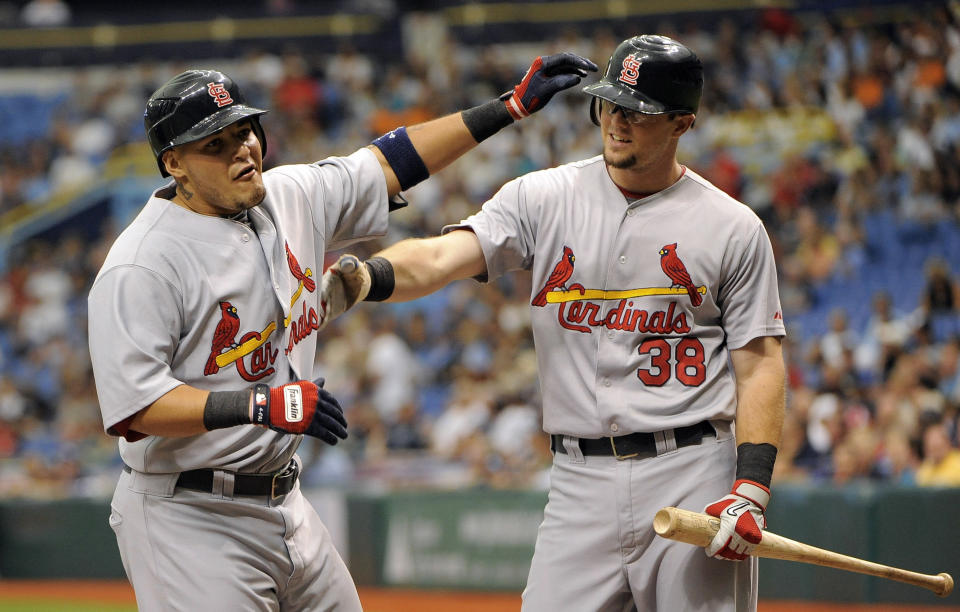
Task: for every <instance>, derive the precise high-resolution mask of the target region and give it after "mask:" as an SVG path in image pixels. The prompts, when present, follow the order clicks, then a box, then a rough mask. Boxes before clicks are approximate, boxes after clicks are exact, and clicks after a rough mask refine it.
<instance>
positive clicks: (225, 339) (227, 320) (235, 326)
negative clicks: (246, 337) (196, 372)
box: [203, 302, 240, 376]
mask: <svg viewBox="0 0 960 612" xmlns="http://www.w3.org/2000/svg"><path fill="white" fill-rule="evenodd" d="M238 331H240V317H239V316H238V315H237V307H236V306H234V305H233V304H231V303H230V302H220V322H219V323H217V329H216V331H214V332H213V342H212V343H211V344H210V357H209V358H208V359H207V367H205V368H204V369H203V375H204V376H210V375H211V374H216V373H217V372H219V371H220V366H218V365H217V357H218V356H219V355H220V353H222V352H223V350H224V349H226V348H237V341H236V337H237V332H238Z"/></svg>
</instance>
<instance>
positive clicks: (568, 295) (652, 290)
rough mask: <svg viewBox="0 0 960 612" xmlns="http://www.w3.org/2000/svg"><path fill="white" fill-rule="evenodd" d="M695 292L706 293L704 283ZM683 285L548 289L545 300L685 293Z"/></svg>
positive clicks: (598, 298)
mask: <svg viewBox="0 0 960 612" xmlns="http://www.w3.org/2000/svg"><path fill="white" fill-rule="evenodd" d="M697 292H698V293H700V294H701V295H706V293H707V287H706V285H700V286H699V287H697ZM687 293H688V292H687V289H686V288H685V287H642V288H639V289H611V290H606V289H574V290H571V291H550V292H549V293H547V295H546V297H547V302H549V303H551V304H562V303H564V302H576V301H579V300H627V299H630V298H635V297H649V296H651V295H687Z"/></svg>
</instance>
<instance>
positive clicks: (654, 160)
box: [599, 100, 694, 191]
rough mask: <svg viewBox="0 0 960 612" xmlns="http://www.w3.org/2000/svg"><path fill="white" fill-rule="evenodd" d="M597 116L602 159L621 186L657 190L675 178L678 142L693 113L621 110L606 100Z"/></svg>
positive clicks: (692, 117)
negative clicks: (670, 113) (646, 113)
mask: <svg viewBox="0 0 960 612" xmlns="http://www.w3.org/2000/svg"><path fill="white" fill-rule="evenodd" d="M611 111H613V112H612V113H611ZM599 115H600V130H601V133H602V134H603V160H604V162H606V164H607V167H608V169H609V171H610V176H611V177H612V178H613V179H614V182H616V183H617V184H618V185H620V186H621V187H623V188H624V189H630V190H634V191H659V190H660V189H663V188H665V187H667V186H669V185H670V184H671V183H672V181H673V180H676V178H677V177H676V176H673V175H674V174H676V172H678V171H679V164H678V163H677V161H676V151H677V141H678V140H679V138H680V136H681V135H682V134H683V133H684V132H686V131H687V130H688V129H690V126H691V125H692V124H693V121H694V115H689V114H688V115H674V116H673V117H672V118H671V116H670V115H668V114H660V115H644V114H642V113H631V112H629V111H628V112H626V113H624V112H623V111H622V110H621V109H620V107H618V106H615V105H614V104H612V103H610V102H607V101H606V100H604V101H602V103H601V105H600V113H599ZM624 115H627V117H625V116H624ZM628 119H629V120H628ZM677 176H679V175H677ZM670 177H672V180H671V178H670ZM664 181H667V182H666V184H661V183H663V182H664Z"/></svg>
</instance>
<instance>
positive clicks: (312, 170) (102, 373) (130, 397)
mask: <svg viewBox="0 0 960 612" xmlns="http://www.w3.org/2000/svg"><path fill="white" fill-rule="evenodd" d="M263 180H264V185H265V187H266V192H267V195H266V198H265V200H264V201H263V203H262V204H260V205H259V206H256V207H254V208H252V209H251V210H250V211H249V220H250V222H251V223H250V225H247V224H245V223H241V222H238V221H232V220H228V219H224V218H220V217H211V216H202V215H197V214H194V213H192V212H190V211H188V210H185V209H183V208H181V207H180V206H177V205H176V204H174V203H173V202H171V201H170V200H167V199H165V198H164V197H161V196H162V195H166V196H167V197H172V193H169V194H167V193H161V192H163V191H164V190H160V191H158V193H157V194H154V196H153V197H152V198H150V200H149V201H148V202H147V204H146V206H145V207H144V209H143V210H142V211H141V212H140V214H139V215H138V216H137V218H136V219H135V220H134V221H133V222H132V223H131V224H130V226H129V227H128V228H127V229H126V230H125V231H124V232H123V233H122V234H121V235H120V237H119V238H118V239H117V240H116V242H115V244H114V245H113V247H112V248H111V249H110V252H109V254H108V255H107V258H106V261H105V263H104V265H103V268H102V269H101V270H100V273H99V274H98V275H97V278H96V280H95V282H94V284H93V288H92V289H91V291H90V296H89V312H90V315H89V326H90V354H91V359H92V362H93V367H94V372H95V374H96V384H97V394H98V396H99V399H100V409H101V412H102V414H103V422H104V427H105V428H106V429H107V430H108V431H110V430H111V429H113V428H115V427H116V426H117V425H118V424H120V423H122V422H123V421H124V420H125V419H128V418H130V417H131V416H132V415H133V414H135V413H136V412H137V411H139V410H140V409H142V408H144V407H145V406H148V405H150V404H151V403H153V402H154V401H155V400H156V399H158V398H159V397H161V396H163V395H164V394H165V393H167V392H168V391H170V390H171V389H173V388H175V387H177V386H179V385H181V384H184V383H185V384H188V385H192V386H195V387H198V388H201V389H209V390H211V391H217V390H237V389H243V388H244V387H251V386H252V385H254V384H255V383H265V384H268V385H271V386H276V385H281V384H285V383H288V382H291V381H294V380H301V379H306V380H310V379H311V378H312V376H313V373H314V357H315V354H316V347H317V334H316V328H317V326H318V325H319V323H320V322H321V321H322V318H323V316H324V308H323V306H322V305H321V304H320V303H319V298H318V296H319V291H318V287H317V283H319V281H320V276H321V274H322V266H323V257H324V252H325V251H326V250H327V249H328V248H340V247H342V246H344V245H347V244H349V243H351V242H352V241H355V240H358V239H362V238H367V237H371V236H379V235H383V234H385V233H386V230H387V212H388V202H387V200H388V198H387V191H386V181H385V180H384V177H383V170H382V169H381V167H380V164H379V162H378V161H377V159H376V157H375V156H374V155H373V153H372V152H371V151H369V150H367V149H361V150H360V151H358V152H356V153H354V154H353V155H351V156H349V157H342V158H330V159H327V160H324V161H322V162H318V163H316V164H310V165H296V166H281V167H278V168H275V169H273V170H269V171H267V172H265V173H264V175H263ZM130 437H132V436H128V438H130ZM299 442H300V436H294V435H288V434H281V433H278V432H275V431H272V430H268V429H265V428H261V427H233V428H228V429H219V430H215V431H211V432H208V433H205V434H203V435H202V436H195V437H188V438H160V437H148V438H145V439H140V440H136V441H129V440H128V439H122V440H121V441H120V454H121V456H122V457H123V460H124V462H125V463H126V464H127V465H129V466H130V467H132V468H133V469H135V470H137V471H140V472H179V471H183V470H190V469H196V468H223V469H227V470H234V471H242V472H267V471H273V470H276V469H279V468H280V467H282V466H283V465H284V464H286V463H287V462H288V461H289V460H290V458H291V456H292V455H293V453H294V451H295V450H296V447H297V445H298V444H299Z"/></svg>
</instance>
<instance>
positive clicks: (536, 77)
mask: <svg viewBox="0 0 960 612" xmlns="http://www.w3.org/2000/svg"><path fill="white" fill-rule="evenodd" d="M597 69H598V68H597V65H596V64H594V63H593V62H591V61H590V60H588V59H586V58H584V57H580V56H579V55H575V54H573V53H569V52H565V53H556V54H554V55H548V56H546V57H537V59H535V60H533V64H532V65H531V66H530V68H529V69H528V70H527V74H525V75H524V77H523V80H522V81H520V84H519V85H517V86H516V87H514V88H513V89H511V90H510V91H508V92H506V93H504V94H503V95H501V96H500V99H501V100H503V101H504V103H505V104H506V105H507V111H509V112H510V115H511V116H512V117H513V118H514V119H516V120H520V119H523V118H524V117H529V116H530V115H531V114H533V113H535V112H537V111H538V110H540V109H541V108H543V107H544V106H546V105H547V102H549V101H550V98H552V97H553V95H554V94H556V93H557V92H560V91H563V90H564V89H567V88H570V87H573V86H574V85H576V84H577V83H579V82H580V79H582V78H583V77H585V76H587V71H588V70H589V71H590V72H596V71H597Z"/></svg>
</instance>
